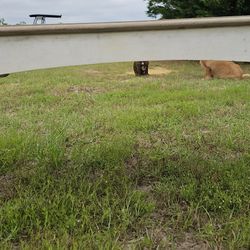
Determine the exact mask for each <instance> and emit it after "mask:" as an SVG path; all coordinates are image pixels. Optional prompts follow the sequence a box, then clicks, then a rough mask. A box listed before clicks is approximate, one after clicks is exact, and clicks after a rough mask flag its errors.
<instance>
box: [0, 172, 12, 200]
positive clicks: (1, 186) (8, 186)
mask: <svg viewBox="0 0 250 250" xmlns="http://www.w3.org/2000/svg"><path fill="white" fill-rule="evenodd" d="M15 183H16V179H15V178H14V176H12V175H11V174H5V175H2V176H0V198H2V199H11V198H12V197H13V196H14V195H15V188H14V186H15Z"/></svg>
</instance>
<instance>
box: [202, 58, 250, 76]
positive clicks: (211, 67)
mask: <svg viewBox="0 0 250 250" xmlns="http://www.w3.org/2000/svg"><path fill="white" fill-rule="evenodd" d="M200 64H201V66H202V67H203V68H204V70H205V79H207V80H208V79H212V78H235V79H242V78H243V77H244V76H247V74H245V75H244V74H243V70H242V69H241V67H240V65H238V64H236V63H234V62H230V61H213V60H202V61H200Z"/></svg>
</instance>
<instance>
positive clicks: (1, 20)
mask: <svg viewBox="0 0 250 250" xmlns="http://www.w3.org/2000/svg"><path fill="white" fill-rule="evenodd" d="M1 25H7V23H6V22H5V20H4V18H1V17H0V26H1Z"/></svg>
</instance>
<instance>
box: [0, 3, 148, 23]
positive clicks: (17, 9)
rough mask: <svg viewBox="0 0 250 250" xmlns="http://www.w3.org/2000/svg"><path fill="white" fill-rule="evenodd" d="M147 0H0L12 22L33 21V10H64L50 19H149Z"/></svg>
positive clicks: (4, 14) (1, 9) (0, 15)
mask: <svg viewBox="0 0 250 250" xmlns="http://www.w3.org/2000/svg"><path fill="white" fill-rule="evenodd" d="M146 10H147V4H146V2H145V1H144V0H0V18H4V19H5V21H6V22H7V23H8V24H17V23H20V22H22V21H24V22H26V23H27V24H32V23H33V18H30V17H29V15H30V14H62V18H61V19H52V18H48V19H46V23H47V24H49V23H58V22H61V23H89V22H112V21H137V20H149V19H150V18H149V17H148V16H147V15H146Z"/></svg>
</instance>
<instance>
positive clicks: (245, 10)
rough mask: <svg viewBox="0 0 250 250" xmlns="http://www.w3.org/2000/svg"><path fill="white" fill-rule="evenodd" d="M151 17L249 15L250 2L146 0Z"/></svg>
mask: <svg viewBox="0 0 250 250" xmlns="http://www.w3.org/2000/svg"><path fill="white" fill-rule="evenodd" d="M146 1H147V7H148V11H147V14H148V15H149V16H151V17H157V16H160V18H166V19H169V18H191V17H202V16H238V15H249V14H250V5H249V1H248V0H186V1H182V0H146Z"/></svg>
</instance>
